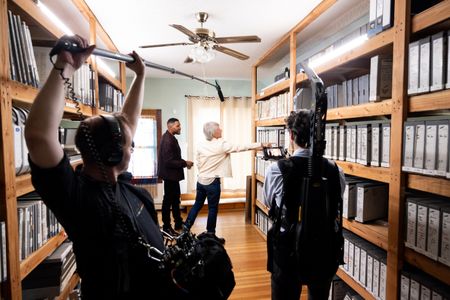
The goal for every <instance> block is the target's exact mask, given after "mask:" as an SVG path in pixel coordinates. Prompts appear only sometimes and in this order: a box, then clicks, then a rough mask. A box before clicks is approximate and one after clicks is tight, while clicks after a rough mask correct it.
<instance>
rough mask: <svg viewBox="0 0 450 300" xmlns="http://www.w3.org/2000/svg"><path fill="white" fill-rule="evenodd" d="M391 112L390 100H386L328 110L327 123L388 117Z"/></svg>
mask: <svg viewBox="0 0 450 300" xmlns="http://www.w3.org/2000/svg"><path fill="white" fill-rule="evenodd" d="M391 112H392V100H391V99H388V100H383V101H380V102H374V103H366V104H359V105H353V106H345V107H339V108H331V109H328V110H327V121H335V120H346V119H356V118H368V117H376V116H384V115H390V114H391Z"/></svg>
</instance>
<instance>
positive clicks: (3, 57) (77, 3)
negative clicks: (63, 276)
mask: <svg viewBox="0 0 450 300" xmlns="http://www.w3.org/2000/svg"><path fill="white" fill-rule="evenodd" d="M49 5H54V7H52V8H53V12H54V13H55V14H57V15H58V14H59V17H60V18H61V19H64V20H65V21H68V22H73V23H72V24H71V25H73V26H72V28H76V29H77V30H78V31H77V32H76V33H78V34H80V35H82V36H84V37H86V38H88V39H89V42H90V43H91V44H94V43H96V41H98V40H97V35H98V36H99V37H100V38H101V40H102V41H103V44H105V45H106V46H105V47H104V46H103V44H102V45H101V47H103V48H106V49H107V50H109V51H113V52H117V48H116V47H115V45H114V43H113V42H112V41H111V40H110V38H109V36H108V35H107V33H106V32H105V31H104V29H103V28H102V27H101V25H100V24H98V23H97V19H96V17H95V16H94V15H93V13H92V12H91V11H90V9H89V8H88V6H87V5H86V3H85V2H84V1H83V0H71V1H66V2H65V5H60V4H59V2H49ZM8 10H11V11H12V12H13V13H14V14H16V15H20V16H21V18H22V20H23V21H24V22H25V23H26V24H27V25H28V26H29V27H30V31H31V37H32V40H33V45H34V44H35V43H36V45H39V46H46V47H47V46H48V47H52V46H53V44H54V42H55V41H56V40H57V39H58V37H61V36H62V35H63V34H64V33H63V32H62V31H61V30H60V29H59V28H58V27H57V26H56V25H54V24H53V23H52V22H51V21H50V19H48V18H47V17H46V16H45V15H44V13H43V12H42V11H41V9H40V8H38V7H37V5H36V1H29V0H0V22H1V25H0V40H1V41H2V42H1V43H0V45H1V46H0V61H1V62H2V63H1V64H0V100H1V101H0V120H1V122H0V130H1V132H0V141H1V142H0V145H1V146H0V199H2V201H0V216H1V221H5V224H6V239H7V249H6V251H7V262H6V264H7V271H8V276H7V281H6V282H5V283H3V284H2V292H1V294H2V296H3V297H4V298H5V299H22V288H21V281H22V279H23V278H25V277H26V276H27V275H28V274H29V273H30V272H31V271H32V270H33V269H34V268H35V267H36V266H37V265H38V264H39V263H41V262H42V261H43V260H44V259H45V258H46V257H47V256H48V255H49V254H50V253H52V252H53V251H54V250H55V249H56V247H58V246H59V245H60V244H61V243H62V242H63V241H64V240H65V239H66V235H65V233H64V232H60V233H59V234H58V235H56V236H55V237H52V238H51V239H49V240H48V241H47V242H46V243H45V244H44V245H43V246H42V247H40V248H39V249H37V250H36V251H35V252H33V253H32V254H31V255H30V256H28V257H27V258H26V259H24V260H23V261H20V258H19V250H18V249H19V239H18V219H17V199H16V198H17V197H18V196H21V195H24V194H26V193H28V192H31V191H33V187H32V184H31V176H30V174H24V175H20V176H15V168H14V165H15V163H14V146H13V145H14V142H13V135H12V134H11V133H12V129H13V128H12V114H11V110H12V105H13V104H14V105H18V106H22V107H30V106H31V104H32V103H33V101H34V99H35V97H36V95H37V93H38V92H39V90H38V89H36V88H34V87H32V86H28V85H25V84H22V83H19V82H16V81H13V80H10V79H9V74H10V72H9V47H8V46H9V45H8V43H9V33H8ZM62 17H63V18H62ZM77 24H78V25H77ZM96 44H97V43H96ZM97 45H98V44H97ZM89 63H90V64H91V66H92V68H93V70H94V71H95V73H96V75H97V76H96V80H95V93H96V95H97V97H96V99H98V80H99V79H100V80H102V81H106V82H108V83H110V84H112V85H113V86H114V87H115V88H116V89H119V90H121V91H122V92H123V93H125V87H126V81H125V64H124V63H119V65H118V69H119V73H120V75H119V79H117V78H113V77H112V76H109V75H108V74H107V73H106V72H105V71H104V70H102V69H101V68H98V67H97V63H96V60H95V59H92V60H90V61H89ZM42 80H45V78H44V79H42V78H41V81H42ZM96 105H97V107H98V103H96ZM74 106H75V105H74V102H73V101H72V100H66V107H65V109H64V115H65V116H69V117H76V116H77V109H76V108H75V107H74ZM80 108H81V111H82V113H83V114H84V115H85V116H92V115H95V114H99V113H104V112H102V111H100V110H98V109H95V108H93V107H90V106H87V105H83V104H80ZM76 164H77V163H72V166H75V165H76ZM78 281H79V277H78V275H74V276H73V277H72V278H71V281H70V284H69V285H68V286H67V287H66V289H65V290H64V292H63V293H62V294H61V299H62V298H63V297H66V295H67V294H68V293H70V291H71V290H72V289H73V287H74V286H75V285H76V283H77V282H78Z"/></svg>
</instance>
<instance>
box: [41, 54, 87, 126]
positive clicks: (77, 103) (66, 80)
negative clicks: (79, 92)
mask: <svg viewBox="0 0 450 300" xmlns="http://www.w3.org/2000/svg"><path fill="white" fill-rule="evenodd" d="M50 62H51V63H52V65H53V68H54V69H55V70H58V71H59V75H60V76H61V78H62V80H64V85H65V86H66V88H67V90H68V91H69V99H71V100H73V101H75V109H76V113H77V114H78V117H79V118H80V121H83V120H84V118H85V116H84V114H83V112H82V110H81V107H80V101H78V100H77V99H76V94H75V90H74V87H73V85H72V83H71V82H70V79H69V78H67V77H65V76H64V69H62V68H58V67H57V66H56V64H55V62H54V61H53V56H50Z"/></svg>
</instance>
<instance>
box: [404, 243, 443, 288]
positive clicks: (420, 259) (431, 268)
mask: <svg viewBox="0 0 450 300" xmlns="http://www.w3.org/2000/svg"><path fill="white" fill-rule="evenodd" d="M405 260H406V261H407V262H408V263H409V264H411V265H413V266H415V267H416V268H419V269H421V270H423V271H425V272H427V273H428V274H430V275H432V276H433V277H435V278H437V279H439V280H440V281H442V282H444V283H445V284H447V285H450V267H448V266H446V265H444V264H442V263H440V262H438V261H435V260H432V259H430V258H428V257H427V256H425V255H422V254H420V253H417V252H416V251H414V250H412V249H409V248H406V247H405Z"/></svg>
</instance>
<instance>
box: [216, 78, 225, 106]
mask: <svg viewBox="0 0 450 300" xmlns="http://www.w3.org/2000/svg"><path fill="white" fill-rule="evenodd" d="M216 90H217V94H219V98H220V101H221V102H223V101H225V98H224V97H223V93H222V89H221V88H220V85H219V83H218V82H217V80H216Z"/></svg>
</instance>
